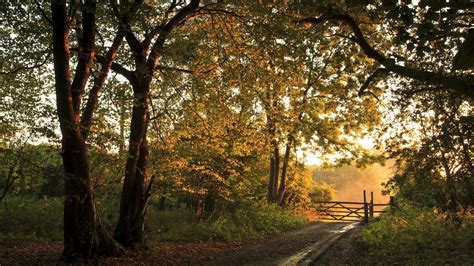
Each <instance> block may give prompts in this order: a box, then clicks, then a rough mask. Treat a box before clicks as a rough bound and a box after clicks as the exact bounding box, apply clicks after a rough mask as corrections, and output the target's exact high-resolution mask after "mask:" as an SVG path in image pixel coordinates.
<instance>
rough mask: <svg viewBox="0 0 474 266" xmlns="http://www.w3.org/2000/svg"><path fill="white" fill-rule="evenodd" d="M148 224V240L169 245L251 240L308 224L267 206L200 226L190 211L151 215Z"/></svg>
mask: <svg viewBox="0 0 474 266" xmlns="http://www.w3.org/2000/svg"><path fill="white" fill-rule="evenodd" d="M147 221H148V229H149V236H150V237H151V238H155V239H160V240H169V241H205V240H211V239H215V240H226V241H227V240H241V239H253V238H260V237H263V236H265V235H270V234H275V233H278V232H282V231H287V230H290V229H293V228H298V227H301V226H303V225H305V224H307V223H308V220H307V219H306V218H303V217H301V216H298V215H295V214H292V213H290V212H288V211H285V210H281V209H280V208H278V207H276V206H273V205H266V204H255V205H252V206H249V207H246V208H240V209H237V210H236V211H234V212H231V213H223V214H221V215H219V216H218V217H217V218H215V219H212V220H209V221H201V222H195V221H193V219H192V212H191V211H189V210H183V209H180V210H175V211H163V212H157V211H152V212H151V213H150V214H149V217H148V220H147Z"/></svg>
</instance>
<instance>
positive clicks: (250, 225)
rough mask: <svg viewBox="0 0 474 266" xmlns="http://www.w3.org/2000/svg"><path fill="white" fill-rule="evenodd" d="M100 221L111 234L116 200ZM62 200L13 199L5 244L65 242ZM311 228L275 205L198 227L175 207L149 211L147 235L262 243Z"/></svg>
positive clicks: (0, 232) (105, 202)
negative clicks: (17, 241) (272, 236)
mask: <svg viewBox="0 0 474 266" xmlns="http://www.w3.org/2000/svg"><path fill="white" fill-rule="evenodd" d="M97 205H98V209H99V211H100V216H101V221H102V222H103V224H104V225H105V226H106V227H107V228H108V229H109V230H113V227H114V226H115V224H116V220H117V216H118V200H117V199H115V198H111V197H109V198H102V199H98V200H97ZM62 213H63V201H62V199H61V198H43V199H35V198H25V197H9V198H6V199H4V201H2V202H1V203H0V240H1V239H4V240H5V239H40V240H62V234H63V233H62V230H63V224H62V217H63V214H62ZM306 223H308V221H307V219H305V218H303V217H301V216H298V215H296V214H293V213H291V212H289V211H286V210H282V209H280V208H279V207H277V206H273V205H267V204H253V205H248V206H245V207H240V208H237V209H235V210H233V211H230V212H222V213H221V214H220V215H216V216H215V217H213V218H212V219H208V220H203V221H200V222H197V221H195V220H194V218H193V213H192V211H191V210H189V209H186V208H176V209H173V210H172V211H169V210H167V211H158V210H157V209H155V208H154V207H153V205H151V206H150V208H149V210H148V216H147V223H146V231H147V236H148V238H149V239H151V240H167V241H206V240H212V239H214V240H226V241H227V240H241V239H251V238H260V237H262V236H265V235H269V234H274V233H278V232H282V231H286V230H289V229H293V228H297V227H300V226H303V225H305V224H306Z"/></svg>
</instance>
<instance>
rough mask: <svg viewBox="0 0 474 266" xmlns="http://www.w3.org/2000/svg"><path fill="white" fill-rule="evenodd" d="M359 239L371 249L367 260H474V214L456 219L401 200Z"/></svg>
mask: <svg viewBox="0 0 474 266" xmlns="http://www.w3.org/2000/svg"><path fill="white" fill-rule="evenodd" d="M458 217H459V216H458ZM359 240H360V242H361V244H362V245H363V246H365V247H366V248H367V250H368V253H367V256H365V257H364V258H363V259H362V260H363V263H364V264H377V262H380V261H383V262H384V263H387V264H392V263H397V264H410V265H411V264H413V265H418V264H440V265H444V264H454V263H456V264H458V263H461V264H472V263H474V254H473V252H472V251H473V250H474V219H473V217H472V215H469V214H465V215H464V216H463V221H459V219H456V220H454V219H452V218H448V216H447V215H446V213H442V212H439V211H437V210H433V209H430V208H423V207H417V206H415V205H413V204H411V203H409V202H403V201H402V202H400V203H399V208H398V209H397V212H396V213H395V214H386V215H382V217H381V219H380V221H379V222H374V223H372V224H370V225H369V226H368V227H367V228H366V229H365V230H363V231H362V233H361V235H360V239H359Z"/></svg>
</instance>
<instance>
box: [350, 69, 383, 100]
mask: <svg viewBox="0 0 474 266" xmlns="http://www.w3.org/2000/svg"><path fill="white" fill-rule="evenodd" d="M388 72H389V71H388V70H387V69H386V68H382V67H381V68H378V69H377V70H375V71H374V72H373V73H372V74H370V76H369V77H368V78H367V79H366V80H365V82H364V84H362V86H361V87H360V89H359V92H358V93H357V95H359V97H361V96H362V95H364V94H365V93H370V92H368V91H367V88H368V87H369V85H370V83H372V81H374V80H375V79H376V78H378V77H379V76H380V75H385V74H388ZM372 95H373V94H372Z"/></svg>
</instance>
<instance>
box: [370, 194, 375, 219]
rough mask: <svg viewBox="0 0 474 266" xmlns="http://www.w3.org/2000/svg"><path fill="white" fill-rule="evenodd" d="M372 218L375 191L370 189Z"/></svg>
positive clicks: (372, 215) (371, 215)
mask: <svg viewBox="0 0 474 266" xmlns="http://www.w3.org/2000/svg"><path fill="white" fill-rule="evenodd" d="M370 218H374V192H373V191H370Z"/></svg>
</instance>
